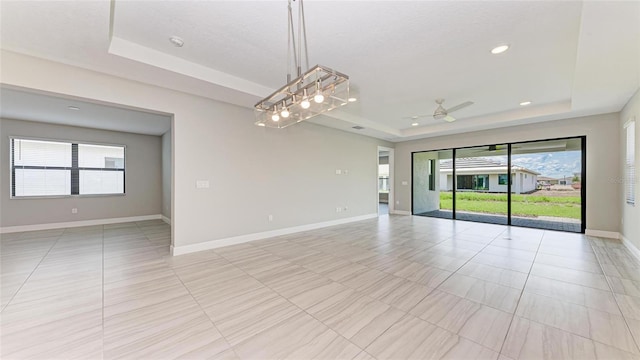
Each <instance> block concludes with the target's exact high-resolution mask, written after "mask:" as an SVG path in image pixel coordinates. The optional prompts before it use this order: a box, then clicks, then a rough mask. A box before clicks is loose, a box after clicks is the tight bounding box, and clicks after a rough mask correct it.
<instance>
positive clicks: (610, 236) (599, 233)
mask: <svg viewBox="0 0 640 360" xmlns="http://www.w3.org/2000/svg"><path fill="white" fill-rule="evenodd" d="M584 234H585V235H588V236H597V237H602V238H607V239H620V233H619V232H617V231H603V230H593V229H586V230H585V231H584Z"/></svg>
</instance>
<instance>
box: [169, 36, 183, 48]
mask: <svg viewBox="0 0 640 360" xmlns="http://www.w3.org/2000/svg"><path fill="white" fill-rule="evenodd" d="M169 42H170V43H172V44H173V46H175V47H183V46H184V40H182V38H180V37H177V36H172V37H170V38H169Z"/></svg>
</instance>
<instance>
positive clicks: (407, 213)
mask: <svg viewBox="0 0 640 360" xmlns="http://www.w3.org/2000/svg"><path fill="white" fill-rule="evenodd" d="M390 213H391V214H393V215H411V211H406V210H392V211H390Z"/></svg>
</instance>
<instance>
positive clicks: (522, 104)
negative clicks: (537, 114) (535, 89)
mask: <svg viewBox="0 0 640 360" xmlns="http://www.w3.org/2000/svg"><path fill="white" fill-rule="evenodd" d="M527 105H531V101H523V102H521V103H520V106H527Z"/></svg>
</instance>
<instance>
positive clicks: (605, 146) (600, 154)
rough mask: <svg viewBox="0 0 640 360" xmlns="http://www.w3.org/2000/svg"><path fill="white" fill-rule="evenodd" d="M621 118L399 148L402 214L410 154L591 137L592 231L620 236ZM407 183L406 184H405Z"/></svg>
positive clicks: (474, 135) (589, 188)
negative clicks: (615, 233) (467, 147)
mask: <svg viewBox="0 0 640 360" xmlns="http://www.w3.org/2000/svg"><path fill="white" fill-rule="evenodd" d="M618 123H619V116H618V114H605V115H597V116H588V117H580V118H573V119H566V120H558V121H554V122H548V123H539V124H532V125H522V126H514V127H508V128H501V129H494V130H487V131H478V132H471V133H465V134H458V135H451V136H441V137H437V138H431V139H421V140H414V141H408V142H402V143H398V144H396V147H395V149H396V150H395V162H396V166H395V169H396V182H395V191H396V192H395V196H396V201H399V202H400V203H399V204H396V209H397V210H404V211H411V152H412V151H425V150H437V149H448V148H453V147H464V146H475V145H490V144H501V143H505V142H515V141H529V140H540V139H549V138H560V137H570V136H580V135H586V136H587V174H588V175H587V223H586V226H587V229H591V230H601V231H613V232H618V230H619V227H620V226H619V224H620V205H619V204H620V184H619V183H618V181H616V178H617V174H619V173H620V161H619V158H620V150H619V149H620V145H619V144H620V131H619V126H618ZM403 181H406V182H407V185H402V182H403Z"/></svg>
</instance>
